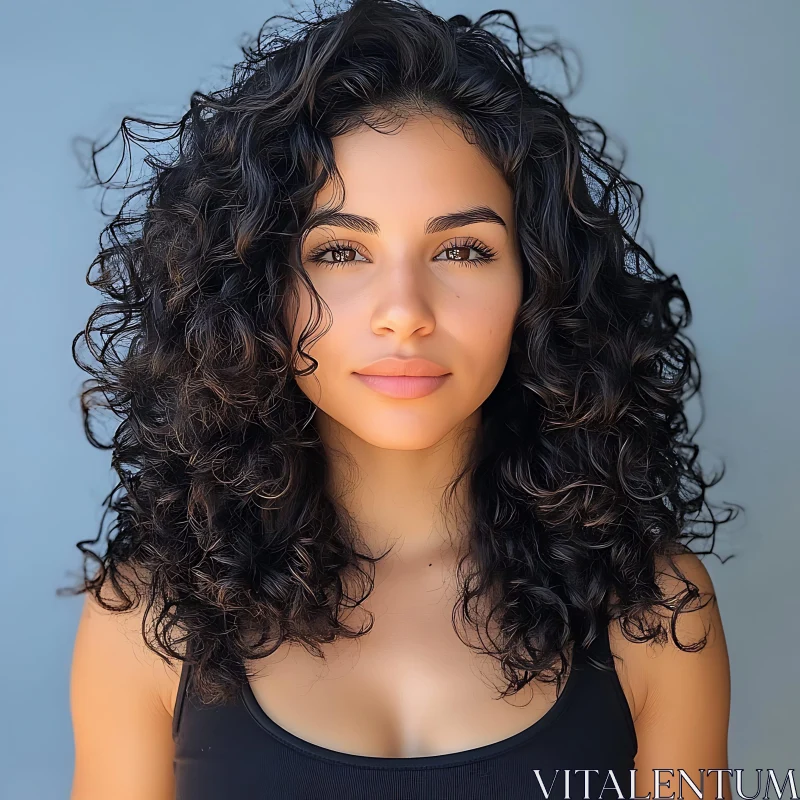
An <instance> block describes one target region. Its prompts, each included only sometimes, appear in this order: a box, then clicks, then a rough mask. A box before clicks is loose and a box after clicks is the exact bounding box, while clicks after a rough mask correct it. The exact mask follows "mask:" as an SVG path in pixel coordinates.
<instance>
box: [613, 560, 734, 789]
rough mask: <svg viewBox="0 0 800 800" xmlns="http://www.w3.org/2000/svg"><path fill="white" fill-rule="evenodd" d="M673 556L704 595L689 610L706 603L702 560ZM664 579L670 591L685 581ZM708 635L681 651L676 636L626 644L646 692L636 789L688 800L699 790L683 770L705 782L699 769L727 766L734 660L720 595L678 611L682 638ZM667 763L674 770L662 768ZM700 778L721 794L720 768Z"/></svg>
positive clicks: (726, 781) (707, 582)
mask: <svg viewBox="0 0 800 800" xmlns="http://www.w3.org/2000/svg"><path fill="white" fill-rule="evenodd" d="M675 561H676V563H677V564H678V566H679V568H680V569H681V571H682V572H683V573H684V575H686V577H687V578H688V579H689V580H690V581H692V583H694V584H695V585H696V586H697V587H698V589H699V591H700V594H701V597H700V601H699V602H698V601H695V602H694V603H692V604H691V605H690V606H689V608H694V607H696V605H699V604H700V603H705V602H707V600H708V598H709V596H710V595H712V594H713V593H714V587H713V585H712V582H711V578H710V577H709V575H708V572H707V571H706V568H705V566H704V565H703V563H702V562H701V561H700V559H699V558H698V557H697V556H696V555H694V554H692V553H689V554H685V555H681V556H678V557H676V558H675ZM667 567H668V565H667V563H666V562H659V569H660V570H661V571H663V572H668V569H667ZM662 585H663V586H664V589H665V592H667V593H668V596H669V595H672V594H674V593H675V592H676V591H677V590H679V589H681V588H682V587H685V584H684V583H683V582H682V581H680V580H679V579H677V578H675V577H674V576H672V575H670V574H667V575H666V576H664V579H663V584H662ZM706 633H707V635H708V641H707V643H706V645H705V647H704V648H703V649H702V650H700V651H698V652H694V653H688V652H683V651H682V650H680V649H679V648H678V647H676V645H675V644H674V642H672V640H671V638H670V641H668V642H667V643H666V644H665V645H654V644H648V645H647V646H644V647H643V646H642V645H633V646H628V647H626V656H625V660H626V661H628V662H629V665H628V670H627V671H628V673H629V675H631V676H633V675H634V674H635V675H636V682H637V683H638V684H639V686H640V687H641V688H640V692H639V694H640V696H641V697H643V698H644V700H643V704H642V706H641V710H640V711H639V712H638V713H637V716H636V720H635V726H636V735H637V738H638V740H639V751H638V753H637V756H636V763H635V767H636V794H637V795H647V794H648V793H650V796H651V797H652V798H654V799H655V798H658V797H661V798H665V797H669V796H670V795H672V796H673V797H676V798H677V797H678V796H679V794H680V793H681V790H682V794H683V797H684V798H686V800H691V799H692V798H696V796H697V795H696V794H695V792H694V789H693V788H692V786H691V785H690V784H689V783H688V782H687V781H686V780H683V783H682V786H681V785H679V777H680V776H679V772H678V770H679V769H682V770H684V771H685V774H686V776H688V778H690V779H691V780H692V781H693V782H694V783H695V784H696V785H697V786H698V788H701V784H700V780H701V773H700V770H701V769H702V770H706V771H707V770H709V769H720V770H721V769H727V768H728V722H729V715H730V665H729V661H728V652H727V648H726V644H725V636H724V633H723V630H722V620H721V618H720V613H719V609H718V607H717V604H716V598H714V599H712V600H711V602H709V603H708V604H707V605H706V606H705V608H703V609H701V610H698V611H689V610H687V611H686V612H681V614H680V615H679V616H678V618H677V623H676V634H677V637H678V639H679V640H680V642H681V643H682V644H684V645H690V644H693V643H695V642H696V641H698V640H699V639H701V638H702V637H703V635H704V634H706ZM631 679H632V680H633V678H631ZM668 769H671V770H672V771H673V774H672V775H670V773H669V772H665V771H664V770H668ZM654 770H661V773H660V780H661V781H669V783H668V784H666V785H663V786H661V787H659V786H658V785H657V784H658V780H659V779H657V778H656V776H655V773H654ZM719 774H720V775H721V778H722V790H723V794H722V796H723V797H724V798H725V799H726V800H730V798H731V789H730V777H729V776H728V775H727V774H725V773H719ZM703 780H704V781H705V783H704V785H703V786H702V792H703V796H704V797H705V798H709V799H712V798H716V797H718V796H720V795H719V794H718V789H717V780H718V773H711V774H710V775H709V774H704V776H703Z"/></svg>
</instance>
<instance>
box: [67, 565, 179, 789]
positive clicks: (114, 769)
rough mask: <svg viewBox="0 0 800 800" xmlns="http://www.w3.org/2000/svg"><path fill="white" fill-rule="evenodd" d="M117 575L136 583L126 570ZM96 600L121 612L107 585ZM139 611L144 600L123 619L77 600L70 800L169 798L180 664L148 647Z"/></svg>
mask: <svg viewBox="0 0 800 800" xmlns="http://www.w3.org/2000/svg"><path fill="white" fill-rule="evenodd" d="M123 574H125V575H126V577H128V578H131V579H132V580H133V579H135V575H134V573H133V572H132V571H130V570H125V571H124V573H123ZM126 593H129V590H128V589H127V587H126ZM101 598H102V599H103V601H104V602H107V603H108V604H110V605H113V606H119V605H122V602H121V598H120V597H119V596H118V595H117V594H116V592H115V591H114V590H113V588H112V587H111V586H110V585H104V587H103V590H102V591H101ZM146 606H147V603H146V601H145V600H144V599H143V600H142V601H141V602H140V603H139V604H138V605H136V606H134V607H133V608H132V609H130V610H128V611H113V610H109V609H106V608H104V607H103V606H102V605H100V604H99V603H98V602H97V600H96V599H95V597H94V596H93V595H92V594H90V593H87V594H86V595H85V597H84V605H83V609H82V613H81V617H80V621H79V623H78V630H77V633H76V637H75V643H74V647H73V653H72V667H71V673H70V710H71V714H72V724H73V734H74V739H75V771H74V777H73V788H72V794H71V795H70V800H95V798H97V799H98V800H99V798H101V797H112V796H113V797H115V798H118V799H119V800H124V798H127V797H130V798H134V797H151V798H153V800H161V798H164V800H166V798H168V797H171V796H172V792H173V788H174V787H173V765H172V758H173V755H174V743H173V742H172V709H173V707H174V698H175V696H176V694H177V686H178V681H179V679H180V666H181V664H182V662H180V661H178V662H172V661H165V660H164V659H163V658H161V657H160V656H159V655H158V654H156V653H154V652H153V651H152V650H150V648H149V647H147V645H146V643H145V640H144V637H143V633H142V626H143V623H144V621H145V620H144V613H145V609H146Z"/></svg>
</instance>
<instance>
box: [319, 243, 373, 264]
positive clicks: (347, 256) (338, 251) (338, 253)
mask: <svg viewBox="0 0 800 800" xmlns="http://www.w3.org/2000/svg"><path fill="white" fill-rule="evenodd" d="M329 253H330V254H331V258H326V256H327V255H328V254H329ZM357 256H361V259H358V258H357ZM308 260H309V261H313V262H314V263H316V264H331V265H336V264H347V263H352V262H354V261H359V260H363V261H367V260H368V259H367V258H366V256H364V254H363V253H362V252H361V251H360V250H359V249H358V245H356V244H355V243H354V242H326V243H325V244H323V245H320V246H319V247H316V248H314V250H312V251H311V252H310V253H309V254H308ZM330 269H334V266H331V267H330Z"/></svg>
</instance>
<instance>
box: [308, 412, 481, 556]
mask: <svg viewBox="0 0 800 800" xmlns="http://www.w3.org/2000/svg"><path fill="white" fill-rule="evenodd" d="M480 414H481V411H480V409H477V410H476V411H475V412H474V413H473V414H471V415H470V416H469V417H468V418H467V419H465V420H464V422H462V423H461V424H460V425H458V426H457V427H456V428H454V429H453V430H451V431H450V433H448V434H447V435H446V436H445V437H444V438H443V439H441V440H440V441H439V442H437V443H436V444H435V445H432V446H431V447H427V448H424V449H417V450H387V449H385V448H381V447H376V446H374V445H371V444H370V443H369V442H366V441H364V440H363V439H361V438H359V437H358V436H356V435H355V434H354V433H353V432H352V431H350V430H349V429H348V428H345V427H344V426H342V425H340V424H339V423H337V422H336V421H335V420H334V419H333V418H332V417H330V416H328V415H327V414H325V413H323V412H322V411H321V410H318V411H317V414H316V420H315V424H316V427H317V431H318V432H319V436H320V439H321V440H322V443H323V446H324V447H325V451H326V456H327V459H328V475H327V490H328V492H329V493H330V495H331V497H332V498H333V499H334V500H335V501H336V502H337V503H339V504H340V505H341V506H342V507H343V508H344V509H345V510H346V511H347V512H348V514H349V515H350V516H351V517H352V519H353V520H354V521H355V523H356V525H357V527H358V532H359V535H360V538H361V542H362V543H363V545H366V547H367V548H368V550H369V551H370V552H371V553H372V554H381V553H383V552H384V551H385V550H386V549H387V548H388V547H390V546H391V547H392V552H391V554H390V555H388V556H387V557H386V559H385V561H390V560H395V559H397V560H400V561H402V562H404V563H406V564H409V565H411V564H413V563H414V562H417V561H419V562H420V563H422V562H423V561H425V560H426V559H427V560H428V561H430V559H431V558H437V559H441V558H442V556H443V554H445V553H446V554H448V555H452V554H454V553H455V554H458V553H460V552H461V549H462V547H463V545H464V539H463V537H464V533H465V520H466V519H467V516H466V513H467V512H466V509H467V508H468V503H467V502H466V501H467V498H468V491H469V481H468V479H467V478H464V479H463V480H462V481H460V482H459V484H458V486H457V487H456V490H455V492H453V493H452V496H451V495H450V493H448V492H446V490H447V488H448V486H449V485H450V483H451V481H452V480H453V479H454V478H455V477H456V476H457V475H458V474H459V472H460V471H461V469H462V468H463V466H464V464H465V461H466V459H467V458H468V456H469V453H470V451H471V449H472V447H473V445H474V443H475V439H476V436H477V433H478V427H479V424H480V418H481V417H480ZM427 563H428V562H427V561H426V563H425V566H427Z"/></svg>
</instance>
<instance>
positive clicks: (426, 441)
mask: <svg viewBox="0 0 800 800" xmlns="http://www.w3.org/2000/svg"><path fill="white" fill-rule="evenodd" d="M368 416H369V415H367V414H365V415H364V417H368ZM392 417H393V415H382V416H381V415H377V414H376V415H374V416H373V417H372V419H371V420H370V424H364V422H365V420H364V419H363V418H362V419H360V420H349V421H347V422H343V424H344V425H345V427H347V428H348V429H349V430H350V431H351V432H352V433H353V434H355V435H356V436H358V438H359V439H362V440H363V441H365V442H367V444H371V445H372V446H373V447H381V448H383V449H385V450H424V449H426V448H428V447H433V446H434V445H436V444H438V443H439V442H440V441H441V440H442V439H443V438H444V437H445V436H447V434H448V433H449V432H450V430H452V428H453V427H454V426H455V425H456V424H457V420H450V421H449V422H448V421H446V420H443V419H439V420H436V421H435V422H434V421H433V420H424V419H420V418H419V417H418V416H416V415H412V416H409V415H403V417H404V418H401V419H397V418H392Z"/></svg>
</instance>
